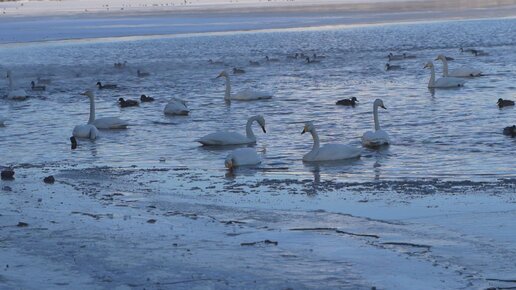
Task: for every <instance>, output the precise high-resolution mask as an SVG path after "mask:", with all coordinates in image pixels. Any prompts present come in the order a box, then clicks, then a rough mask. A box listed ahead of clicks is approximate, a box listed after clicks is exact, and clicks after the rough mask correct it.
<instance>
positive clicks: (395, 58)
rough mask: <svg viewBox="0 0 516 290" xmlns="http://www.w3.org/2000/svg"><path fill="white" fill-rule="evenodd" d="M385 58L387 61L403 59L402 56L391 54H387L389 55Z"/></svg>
mask: <svg viewBox="0 0 516 290" xmlns="http://www.w3.org/2000/svg"><path fill="white" fill-rule="evenodd" d="M387 58H388V59H389V61H394V60H402V59H404V57H403V54H392V52H391V53H389V55H387Z"/></svg>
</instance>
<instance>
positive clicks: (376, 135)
mask: <svg viewBox="0 0 516 290" xmlns="http://www.w3.org/2000/svg"><path fill="white" fill-rule="evenodd" d="M378 108H382V109H385V110H386V109H387V108H386V107H385V106H384V104H383V101H382V100H381V99H376V100H375V101H374V104H373V118H374V132H373V131H367V132H365V133H364V135H362V145H364V146H365V147H373V148H374V147H379V146H382V145H388V144H389V143H390V142H391V141H390V139H389V134H387V132H385V131H384V130H382V129H381V128H380V120H379V119H378Z"/></svg>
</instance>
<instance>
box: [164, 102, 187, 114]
mask: <svg viewBox="0 0 516 290" xmlns="http://www.w3.org/2000/svg"><path fill="white" fill-rule="evenodd" d="M164 113H165V115H183V116H184V115H188V113H190V109H188V107H187V106H186V102H185V101H183V100H180V99H176V98H173V99H171V100H170V102H168V104H167V105H166V106H165V110H164Z"/></svg>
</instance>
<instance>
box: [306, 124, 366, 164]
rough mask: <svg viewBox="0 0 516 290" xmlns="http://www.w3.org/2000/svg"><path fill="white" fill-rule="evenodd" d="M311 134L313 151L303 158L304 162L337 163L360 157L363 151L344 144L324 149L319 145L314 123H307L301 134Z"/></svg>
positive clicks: (325, 146)
mask: <svg viewBox="0 0 516 290" xmlns="http://www.w3.org/2000/svg"><path fill="white" fill-rule="evenodd" d="M307 132H310V133H311V134H312V138H313V139H314V145H313V147H312V150H311V151H310V152H308V153H307V154H305V155H304V156H303V161H306V162H317V161H337V160H345V159H351V158H358V157H360V153H361V150H360V149H359V148H355V147H353V146H350V145H344V144H325V145H323V146H322V147H319V146H320V143H319V135H318V134H317V132H316V131H315V126H314V124H313V123H312V122H306V123H305V127H304V128H303V132H301V134H304V133H307Z"/></svg>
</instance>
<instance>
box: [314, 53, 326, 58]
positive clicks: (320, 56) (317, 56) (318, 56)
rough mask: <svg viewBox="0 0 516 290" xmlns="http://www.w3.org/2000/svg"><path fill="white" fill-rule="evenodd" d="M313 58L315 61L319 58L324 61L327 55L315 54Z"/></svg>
mask: <svg viewBox="0 0 516 290" xmlns="http://www.w3.org/2000/svg"><path fill="white" fill-rule="evenodd" d="M312 57H313V59H317V58H320V59H324V58H326V56H325V55H317V54H315V53H314V54H313V55H312Z"/></svg>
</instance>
